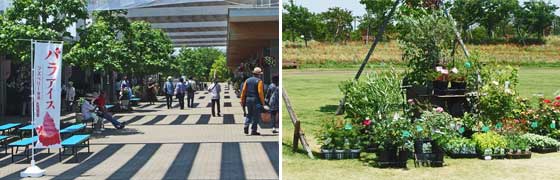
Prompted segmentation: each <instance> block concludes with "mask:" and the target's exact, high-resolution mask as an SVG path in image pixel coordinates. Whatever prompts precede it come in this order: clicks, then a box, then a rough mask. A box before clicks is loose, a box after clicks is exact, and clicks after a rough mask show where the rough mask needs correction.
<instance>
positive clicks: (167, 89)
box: [163, 76, 175, 109]
mask: <svg viewBox="0 0 560 180" xmlns="http://www.w3.org/2000/svg"><path fill="white" fill-rule="evenodd" d="M174 90H175V87H174V86H173V78H172V77H171V76H169V77H167V82H165V85H164V87H163V92H164V93H165V101H166V103H167V109H171V108H172V107H173V106H172V104H173V92H174Z"/></svg>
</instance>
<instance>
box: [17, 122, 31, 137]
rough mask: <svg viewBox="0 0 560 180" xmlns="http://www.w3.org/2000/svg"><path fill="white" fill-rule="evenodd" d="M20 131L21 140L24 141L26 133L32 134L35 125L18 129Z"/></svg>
mask: <svg viewBox="0 0 560 180" xmlns="http://www.w3.org/2000/svg"><path fill="white" fill-rule="evenodd" d="M18 130H19V132H20V133H19V138H21V139H23V136H24V135H25V132H31V130H33V125H32V124H30V125H27V126H23V127H21V128H19V129H18Z"/></svg>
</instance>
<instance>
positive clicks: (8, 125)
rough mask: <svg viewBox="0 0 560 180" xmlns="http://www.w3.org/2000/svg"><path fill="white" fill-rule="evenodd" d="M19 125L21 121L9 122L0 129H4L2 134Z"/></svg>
mask: <svg viewBox="0 0 560 180" xmlns="http://www.w3.org/2000/svg"><path fill="white" fill-rule="evenodd" d="M19 125H21V123H8V124H4V125H2V126H0V131H2V135H5V133H4V132H5V131H10V130H12V129H15V128H16V127H18V126H19Z"/></svg>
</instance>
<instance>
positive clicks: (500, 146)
mask: <svg viewBox="0 0 560 180" xmlns="http://www.w3.org/2000/svg"><path fill="white" fill-rule="evenodd" d="M473 141H474V142H475V143H476V148H477V149H478V150H479V155H480V157H481V158H484V159H486V160H489V159H503V158H505V148H506V147H507V141H506V139H505V138H504V137H503V136H501V135H499V134H498V133H496V132H494V131H489V132H486V133H475V134H474V135H473ZM489 156H490V157H491V158H489Z"/></svg>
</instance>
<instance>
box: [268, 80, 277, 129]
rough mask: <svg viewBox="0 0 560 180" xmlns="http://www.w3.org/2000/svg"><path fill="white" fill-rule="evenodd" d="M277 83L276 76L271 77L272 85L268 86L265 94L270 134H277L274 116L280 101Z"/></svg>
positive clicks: (275, 117)
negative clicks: (270, 125)
mask: <svg viewBox="0 0 560 180" xmlns="http://www.w3.org/2000/svg"><path fill="white" fill-rule="evenodd" d="M278 81H279V78H278V76H274V77H272V84H270V85H269V86H268V90H267V93H266V96H267V102H268V106H269V107H270V110H269V112H270V119H271V123H272V133H274V134H276V133H278V130H276V128H277V127H276V122H278V119H277V116H276V115H278V109H279V108H278V105H279V101H280V94H279V86H278Z"/></svg>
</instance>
